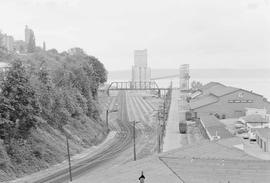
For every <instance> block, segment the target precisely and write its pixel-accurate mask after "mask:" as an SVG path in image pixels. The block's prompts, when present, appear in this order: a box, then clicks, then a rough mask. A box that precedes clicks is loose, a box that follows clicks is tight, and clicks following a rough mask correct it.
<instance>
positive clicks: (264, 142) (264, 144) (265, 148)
mask: <svg viewBox="0 0 270 183" xmlns="http://www.w3.org/2000/svg"><path fill="white" fill-rule="evenodd" d="M256 142H257V144H258V146H259V147H260V148H261V149H262V150H263V151H264V152H269V147H270V141H269V140H267V139H265V138H264V137H262V136H261V135H260V134H256Z"/></svg>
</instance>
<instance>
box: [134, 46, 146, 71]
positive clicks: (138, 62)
mask: <svg viewBox="0 0 270 183" xmlns="http://www.w3.org/2000/svg"><path fill="white" fill-rule="evenodd" d="M134 65H135V66H138V67H147V50H146V49H145V50H135V51H134Z"/></svg>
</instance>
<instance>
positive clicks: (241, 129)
mask: <svg viewBox="0 0 270 183" xmlns="http://www.w3.org/2000/svg"><path fill="white" fill-rule="evenodd" d="M247 132H248V130H247V129H246V128H245V127H242V128H240V129H238V130H237V133H238V134H243V133H247Z"/></svg>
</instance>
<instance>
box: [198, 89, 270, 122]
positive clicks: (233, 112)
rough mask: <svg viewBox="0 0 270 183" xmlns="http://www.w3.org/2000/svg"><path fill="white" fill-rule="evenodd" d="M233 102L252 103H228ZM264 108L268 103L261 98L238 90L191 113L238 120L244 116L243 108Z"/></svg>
mask: <svg viewBox="0 0 270 183" xmlns="http://www.w3.org/2000/svg"><path fill="white" fill-rule="evenodd" d="M232 100H235V101H252V102H251V103H230V102H231V101H232ZM246 107H249V108H264V107H266V108H267V107H269V103H266V102H265V101H264V99H263V97H261V96H259V95H256V94H254V93H251V92H248V91H244V90H239V91H236V92H234V93H231V94H228V95H225V96H222V97H220V98H219V101H218V102H216V103H213V104H210V105H207V106H203V107H201V108H198V109H194V110H193V112H197V115H198V117H199V116H201V115H208V114H210V113H212V114H215V113H217V114H219V115H220V117H221V116H222V115H225V116H226V118H238V117H240V116H244V115H245V108H246Z"/></svg>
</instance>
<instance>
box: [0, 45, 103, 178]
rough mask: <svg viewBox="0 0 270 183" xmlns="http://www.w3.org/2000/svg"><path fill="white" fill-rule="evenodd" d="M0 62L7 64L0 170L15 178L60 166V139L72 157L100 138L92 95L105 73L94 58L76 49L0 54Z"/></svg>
mask: <svg viewBox="0 0 270 183" xmlns="http://www.w3.org/2000/svg"><path fill="white" fill-rule="evenodd" d="M0 61H5V62H9V63H10V64H11V68H10V69H9V70H8V71H7V72H6V73H5V76H4V79H3V77H2V80H1V85H0V88H1V92H0V139H2V140H0V170H1V168H3V167H4V168H5V171H6V172H10V174H12V173H13V176H14V175H16V176H18V175H19V176H20V175H23V174H24V173H31V172H34V171H37V170H39V169H41V168H44V167H48V166H49V165H50V164H53V163H56V162H61V161H62V160H63V159H64V158H65V157H64V155H65V153H63V152H64V150H63V149H64V148H61V146H64V144H63V143H64V141H63V139H64V137H65V136H69V138H70V139H71V151H72V150H73V151H75V152H79V151H80V150H81V149H80V148H81V147H89V146H91V145H93V144H96V143H98V142H99V141H101V140H102V139H103V138H104V136H105V135H106V131H107V130H106V128H107V127H106V125H105V123H104V122H103V121H102V120H101V118H100V111H99V105H98V98H97V97H98V92H97V91H98V87H99V86H100V85H101V84H103V83H104V82H106V80H107V72H106V70H105V68H104V66H103V64H102V63H101V62H100V61H99V60H98V59H97V58H95V57H92V56H89V55H87V54H85V53H84V52H83V51H82V50H81V49H79V48H76V49H75V52H74V50H73V52H72V53H68V52H63V53H58V52H57V50H49V51H38V52H34V53H32V54H28V55H16V54H7V53H5V54H4V52H1V53H0ZM1 141H2V142H1ZM58 146H59V147H58ZM61 153H62V154H64V155H60V154H61ZM4 156H5V157H4ZM7 156H8V157H7ZM1 158H2V159H4V160H5V163H4V164H2V165H4V166H2V165H1ZM7 159H8V161H6V160H7ZM33 166H34V167H35V168H33ZM0 174H1V172H0ZM0 176H1V175H0Z"/></svg>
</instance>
